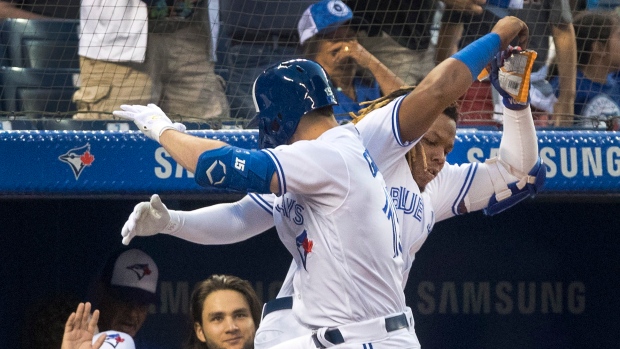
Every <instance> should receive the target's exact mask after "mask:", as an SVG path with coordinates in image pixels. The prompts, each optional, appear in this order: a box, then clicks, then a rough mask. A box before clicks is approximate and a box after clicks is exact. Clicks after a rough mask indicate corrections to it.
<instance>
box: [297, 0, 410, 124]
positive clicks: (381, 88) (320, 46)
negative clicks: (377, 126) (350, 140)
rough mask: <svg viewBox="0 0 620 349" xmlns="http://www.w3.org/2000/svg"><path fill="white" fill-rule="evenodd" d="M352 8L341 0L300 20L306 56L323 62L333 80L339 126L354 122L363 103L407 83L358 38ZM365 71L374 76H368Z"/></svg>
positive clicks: (318, 6)
mask: <svg viewBox="0 0 620 349" xmlns="http://www.w3.org/2000/svg"><path fill="white" fill-rule="evenodd" d="M354 21H356V19H355V18H353V13H352V11H351V9H350V8H349V7H348V6H347V5H345V4H344V3H343V2H342V1H340V0H325V1H321V2H318V3H315V4H313V5H311V6H309V7H308V8H307V9H306V11H305V12H304V13H303V15H302V16H301V18H300V20H299V26H298V31H299V39H300V43H301V44H302V46H303V49H304V56H305V58H307V59H311V60H313V61H316V62H317V63H319V64H320V65H321V66H322V67H323V68H324V69H325V71H326V72H327V74H328V75H329V77H330V78H331V81H332V83H333V84H334V87H335V88H336V90H335V94H336V98H337V100H338V105H335V106H334V107H333V109H334V115H335V116H336V120H337V121H338V122H339V123H343V122H348V121H351V120H352V118H351V115H349V113H356V112H358V111H359V110H360V109H361V108H362V106H361V105H360V103H362V102H367V101H372V100H375V99H377V98H379V97H381V96H382V95H387V94H390V93H391V92H393V91H395V90H397V89H399V88H401V87H402V86H403V85H404V84H405V83H404V82H403V80H402V79H400V78H399V77H398V76H396V74H394V73H393V72H392V71H391V70H390V69H389V68H388V67H386V66H385V65H384V64H383V63H381V62H380V61H379V60H378V59H377V58H376V57H375V56H373V55H372V54H370V53H369V52H368V51H367V50H366V49H365V48H364V47H363V46H362V45H360V43H359V42H358V41H357V39H356V31H355V30H354V29H353V27H352V26H351V25H352V24H353V23H352V22H354ZM361 69H366V70H368V71H369V72H370V73H371V74H372V76H370V77H364V76H362V75H361Z"/></svg>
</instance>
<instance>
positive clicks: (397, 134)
mask: <svg viewBox="0 0 620 349" xmlns="http://www.w3.org/2000/svg"><path fill="white" fill-rule="evenodd" d="M405 96H406V95H405ZM405 96H401V97H399V98H398V99H397V100H396V104H394V109H392V133H393V134H394V139H396V143H398V145H400V146H401V147H406V146H407V145H409V144H410V143H409V142H403V140H402V139H401V138H400V125H399V123H398V120H399V118H400V105H401V104H402V103H403V100H404V99H405Z"/></svg>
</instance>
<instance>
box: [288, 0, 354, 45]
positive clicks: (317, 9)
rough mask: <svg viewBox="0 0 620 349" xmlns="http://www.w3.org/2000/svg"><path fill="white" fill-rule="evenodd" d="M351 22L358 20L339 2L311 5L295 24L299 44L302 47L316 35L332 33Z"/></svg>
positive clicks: (332, 1)
mask: <svg viewBox="0 0 620 349" xmlns="http://www.w3.org/2000/svg"><path fill="white" fill-rule="evenodd" d="M352 20H354V21H357V20H359V19H358V18H354V17H353V11H351V8H349V6H347V5H346V4H345V3H344V2H342V1H340V0H324V1H321V2H317V3H316V4H312V5H310V6H309V7H308V8H307V9H306V10H305V11H304V13H303V14H302V15H301V18H300V19H299V23H298V24H297V31H298V32H299V43H300V44H302V45H303V44H304V42H305V41H306V40H308V39H310V38H311V37H313V36H315V35H316V34H319V33H321V34H323V33H329V32H332V31H334V30H336V29H338V28H339V27H340V26H341V25H343V24H345V23H347V22H349V21H352Z"/></svg>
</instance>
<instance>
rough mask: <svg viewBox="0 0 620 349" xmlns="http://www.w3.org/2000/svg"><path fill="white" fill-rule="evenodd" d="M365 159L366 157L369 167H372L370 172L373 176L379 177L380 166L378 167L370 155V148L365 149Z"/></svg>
mask: <svg viewBox="0 0 620 349" xmlns="http://www.w3.org/2000/svg"><path fill="white" fill-rule="evenodd" d="M364 159H366V162H367V163H368V167H370V173H372V176H373V177H377V173H378V172H379V168H378V167H377V165H376V164H375V162H374V161H373V160H372V157H370V154H368V150H365V151H364Z"/></svg>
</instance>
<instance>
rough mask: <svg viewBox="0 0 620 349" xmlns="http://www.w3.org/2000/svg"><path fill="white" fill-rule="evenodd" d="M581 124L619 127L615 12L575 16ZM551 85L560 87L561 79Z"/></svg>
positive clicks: (619, 45) (619, 22)
mask: <svg viewBox="0 0 620 349" xmlns="http://www.w3.org/2000/svg"><path fill="white" fill-rule="evenodd" d="M573 25H574V26H575V37H576V40H577V53H578V55H577V57H578V66H577V93H576V97H575V115H577V117H578V122H577V123H576V124H577V125H579V126H583V127H588V128H602V129H609V130H617V129H618V126H619V123H618V117H620V82H619V81H618V80H617V78H616V76H617V74H618V72H620V19H619V18H618V15H617V14H616V13H615V12H582V13H580V14H578V15H577V16H576V17H575V21H574V23H573ZM551 85H552V86H553V87H554V88H556V89H557V88H558V85H559V80H558V79H557V78H553V79H552V80H551Z"/></svg>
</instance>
